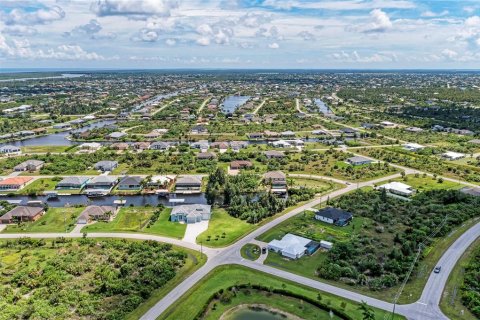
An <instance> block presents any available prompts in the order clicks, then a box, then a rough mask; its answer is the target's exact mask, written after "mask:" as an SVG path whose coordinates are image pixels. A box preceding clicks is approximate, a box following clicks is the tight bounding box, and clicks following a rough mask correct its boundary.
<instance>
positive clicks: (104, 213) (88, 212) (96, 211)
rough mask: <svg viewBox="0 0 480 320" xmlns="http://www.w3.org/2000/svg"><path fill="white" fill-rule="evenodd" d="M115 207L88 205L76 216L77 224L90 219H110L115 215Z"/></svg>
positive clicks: (84, 222) (85, 222) (87, 221)
mask: <svg viewBox="0 0 480 320" xmlns="http://www.w3.org/2000/svg"><path fill="white" fill-rule="evenodd" d="M116 212H117V208H116V207H113V206H88V207H86V208H85V209H84V210H83V211H82V212H81V213H80V215H79V216H78V218H77V223H78V224H87V223H89V222H91V221H92V220H95V221H110V220H111V219H112V217H114V216H115V214H116Z"/></svg>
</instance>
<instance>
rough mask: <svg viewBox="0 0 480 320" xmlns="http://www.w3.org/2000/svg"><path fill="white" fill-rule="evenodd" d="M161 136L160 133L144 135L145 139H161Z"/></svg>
mask: <svg viewBox="0 0 480 320" xmlns="http://www.w3.org/2000/svg"><path fill="white" fill-rule="evenodd" d="M161 136H162V134H161V133H159V132H155V131H152V132H150V133H147V134H146V135H145V139H156V138H159V137H161Z"/></svg>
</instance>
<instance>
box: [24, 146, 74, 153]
mask: <svg viewBox="0 0 480 320" xmlns="http://www.w3.org/2000/svg"><path fill="white" fill-rule="evenodd" d="M67 148H68V146H27V147H22V148H21V149H22V152H23V153H48V152H52V153H58V152H65V150H66V149H67Z"/></svg>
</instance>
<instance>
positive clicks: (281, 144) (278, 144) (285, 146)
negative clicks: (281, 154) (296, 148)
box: [268, 140, 292, 148]
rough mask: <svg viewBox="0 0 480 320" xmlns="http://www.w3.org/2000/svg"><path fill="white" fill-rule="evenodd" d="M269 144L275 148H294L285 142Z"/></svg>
mask: <svg viewBox="0 0 480 320" xmlns="http://www.w3.org/2000/svg"><path fill="white" fill-rule="evenodd" d="M268 144H269V145H271V146H273V147H275V148H291V147H292V145H291V144H290V143H289V142H287V141H285V140H277V141H272V142H269V143H268Z"/></svg>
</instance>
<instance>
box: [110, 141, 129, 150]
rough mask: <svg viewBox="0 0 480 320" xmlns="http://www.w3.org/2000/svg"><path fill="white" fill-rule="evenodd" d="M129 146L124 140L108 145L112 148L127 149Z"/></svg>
mask: <svg viewBox="0 0 480 320" xmlns="http://www.w3.org/2000/svg"><path fill="white" fill-rule="evenodd" d="M128 147H129V145H128V143H125V142H117V143H112V144H111V145H110V148H111V149H113V150H127V149H128Z"/></svg>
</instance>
